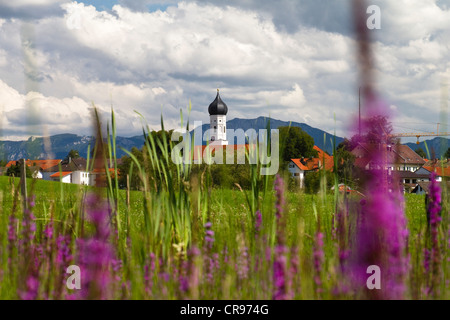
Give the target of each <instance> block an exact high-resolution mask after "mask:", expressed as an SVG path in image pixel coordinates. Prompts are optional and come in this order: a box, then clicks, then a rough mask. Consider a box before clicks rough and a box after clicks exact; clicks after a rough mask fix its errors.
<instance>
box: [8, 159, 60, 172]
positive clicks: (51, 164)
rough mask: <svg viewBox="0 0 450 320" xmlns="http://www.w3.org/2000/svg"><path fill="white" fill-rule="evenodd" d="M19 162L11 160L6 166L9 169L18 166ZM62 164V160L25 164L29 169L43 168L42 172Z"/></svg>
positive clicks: (34, 161) (30, 161)
mask: <svg viewBox="0 0 450 320" xmlns="http://www.w3.org/2000/svg"><path fill="white" fill-rule="evenodd" d="M16 161H18V160H11V161H9V162H8V163H7V164H6V167H7V168H9V167H10V166H13V165H15V164H16ZM60 162H61V160H60V159H57V160H30V159H28V160H26V161H25V163H26V164H27V166H28V167H41V168H42V170H45V169H48V168H51V167H54V166H57V165H58V164H59V163H60Z"/></svg>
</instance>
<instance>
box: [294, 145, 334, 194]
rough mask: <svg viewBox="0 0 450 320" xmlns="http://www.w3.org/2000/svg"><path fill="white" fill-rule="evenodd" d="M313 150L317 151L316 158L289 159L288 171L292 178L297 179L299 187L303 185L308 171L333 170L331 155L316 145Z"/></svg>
mask: <svg viewBox="0 0 450 320" xmlns="http://www.w3.org/2000/svg"><path fill="white" fill-rule="evenodd" d="M314 150H316V151H317V158H301V159H291V161H290V162H289V165H288V171H289V172H290V173H291V176H292V177H293V178H295V179H298V180H299V184H300V188H303V187H304V180H305V175H306V174H307V173H308V172H314V171H317V170H320V169H325V170H328V171H332V170H333V166H334V162H333V157H332V156H330V155H328V154H327V153H325V152H324V151H323V150H322V149H320V148H319V147H317V146H314Z"/></svg>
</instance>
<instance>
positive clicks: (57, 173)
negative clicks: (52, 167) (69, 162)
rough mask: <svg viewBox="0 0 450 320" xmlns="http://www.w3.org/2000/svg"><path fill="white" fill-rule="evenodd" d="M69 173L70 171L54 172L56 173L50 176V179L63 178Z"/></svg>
mask: <svg viewBox="0 0 450 320" xmlns="http://www.w3.org/2000/svg"><path fill="white" fill-rule="evenodd" d="M71 173H72V171H63V172H56V173H54V174H52V175H51V176H50V178H57V177H65V176H67V175H69V174H71Z"/></svg>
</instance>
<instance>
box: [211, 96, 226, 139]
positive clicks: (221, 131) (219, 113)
mask: <svg viewBox="0 0 450 320" xmlns="http://www.w3.org/2000/svg"><path fill="white" fill-rule="evenodd" d="M208 112H209V125H210V129H211V131H210V132H211V139H210V142H209V143H210V144H215V145H217V144H218V145H222V146H226V145H228V141H227V112H228V107H227V105H226V104H225V102H223V101H222V99H221V98H220V95H219V89H217V96H216V99H215V100H214V101H213V102H211V104H210V105H209V107H208Z"/></svg>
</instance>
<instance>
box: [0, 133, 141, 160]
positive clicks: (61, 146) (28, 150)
mask: <svg viewBox="0 0 450 320" xmlns="http://www.w3.org/2000/svg"><path fill="white" fill-rule="evenodd" d="M50 144H51V152H52V153H53V155H54V158H55V159H64V158H65V157H66V156H67V154H68V153H69V151H70V150H72V149H74V150H77V151H78V152H79V154H80V156H82V157H84V158H86V157H87V152H88V145H89V144H91V149H92V148H93V147H94V144H95V138H94V137H91V136H79V135H76V134H71V133H66V134H58V135H54V136H51V137H50ZM116 144H117V157H118V158H120V157H122V156H123V155H125V152H123V151H122V150H121V149H120V148H119V147H123V148H124V149H126V150H130V149H131V148H132V147H138V148H141V147H142V145H143V144H144V137H143V136H135V137H130V138H124V137H117V139H116ZM46 157H47V156H46V152H45V148H44V138H41V137H39V138H37V137H30V138H29V139H28V140H26V141H0V158H1V159H6V160H17V159H22V158H26V159H36V160H38V159H45V158H46Z"/></svg>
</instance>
